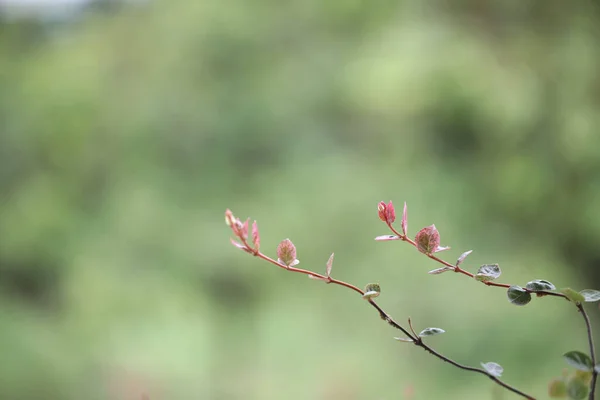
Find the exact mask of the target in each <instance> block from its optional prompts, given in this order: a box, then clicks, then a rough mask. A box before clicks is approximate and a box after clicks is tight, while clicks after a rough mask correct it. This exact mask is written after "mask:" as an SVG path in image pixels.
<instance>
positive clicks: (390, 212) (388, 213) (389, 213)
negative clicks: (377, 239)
mask: <svg viewBox="0 0 600 400" xmlns="http://www.w3.org/2000/svg"><path fill="white" fill-rule="evenodd" d="M385 217H386V222H387V223H388V224H392V223H394V221H395V220H396V210H394V205H393V204H392V201H391V200H390V202H389V203H388V204H387V206H386V207H385Z"/></svg>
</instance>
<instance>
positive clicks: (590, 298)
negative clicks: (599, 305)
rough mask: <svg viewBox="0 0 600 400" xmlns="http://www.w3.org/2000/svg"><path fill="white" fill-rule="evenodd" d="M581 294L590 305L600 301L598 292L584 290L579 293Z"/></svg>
mask: <svg viewBox="0 0 600 400" xmlns="http://www.w3.org/2000/svg"><path fill="white" fill-rule="evenodd" d="M579 294H580V295H582V296H583V298H584V299H585V301H587V302H588V303H593V302H595V301H599V300H600V291H598V290H594V289H583V290H582V291H581V292H579Z"/></svg>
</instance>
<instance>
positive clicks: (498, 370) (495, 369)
mask: <svg viewBox="0 0 600 400" xmlns="http://www.w3.org/2000/svg"><path fill="white" fill-rule="evenodd" d="M481 366H482V367H483V368H484V369H485V370H486V371H487V372H489V373H490V374H491V375H493V376H495V377H496V378H500V376H502V372H504V368H502V367H501V366H500V364H496V363H495V362H487V363H481Z"/></svg>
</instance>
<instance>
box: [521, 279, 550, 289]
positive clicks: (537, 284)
mask: <svg viewBox="0 0 600 400" xmlns="http://www.w3.org/2000/svg"><path fill="white" fill-rule="evenodd" d="M525 287H526V288H527V289H529V290H533V291H534V292H538V291H540V290H556V286H554V285H553V284H552V283H551V282H548V281H545V280H543V279H536V280H534V281H530V282H527V285H525Z"/></svg>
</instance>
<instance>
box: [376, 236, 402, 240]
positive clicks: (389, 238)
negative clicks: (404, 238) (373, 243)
mask: <svg viewBox="0 0 600 400" xmlns="http://www.w3.org/2000/svg"><path fill="white" fill-rule="evenodd" d="M398 239H400V236H396V235H382V236H377V237H376V238H375V240H377V241H379V242H385V241H388V240H398Z"/></svg>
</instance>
